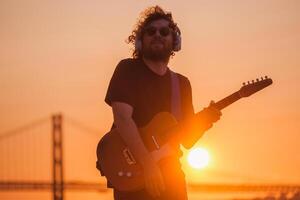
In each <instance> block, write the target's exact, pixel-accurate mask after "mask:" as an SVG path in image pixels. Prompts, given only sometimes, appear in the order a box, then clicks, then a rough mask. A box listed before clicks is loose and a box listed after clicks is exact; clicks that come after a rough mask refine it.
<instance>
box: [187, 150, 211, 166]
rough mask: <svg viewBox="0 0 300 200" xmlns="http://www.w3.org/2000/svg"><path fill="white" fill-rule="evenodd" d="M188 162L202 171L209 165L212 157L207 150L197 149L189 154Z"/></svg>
mask: <svg viewBox="0 0 300 200" xmlns="http://www.w3.org/2000/svg"><path fill="white" fill-rule="evenodd" d="M187 160H188V163H189V165H190V166H191V167H193V168H196V169H202V168H204V167H206V166H207V165H208V163H209V160H210V156H209V153H208V151H207V150H206V149H204V148H195V149H193V150H191V151H190V152H189V154H188V157H187Z"/></svg>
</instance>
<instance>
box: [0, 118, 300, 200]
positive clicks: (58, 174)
mask: <svg viewBox="0 0 300 200" xmlns="http://www.w3.org/2000/svg"><path fill="white" fill-rule="evenodd" d="M100 137H101V134H100V133H99V131H97V130H95V129H93V128H90V127H89V126H86V125H85V124H83V123H81V122H79V121H77V120H75V119H73V118H72V117H70V116H65V115H64V116H63V115H62V114H54V115H52V116H47V117H44V118H41V119H38V120H36V121H34V122H31V123H28V124H26V125H24V126H22V127H18V128H16V129H14V130H11V131H7V132H4V133H2V134H0V157H1V161H0V199H2V198H1V192H3V191H48V192H49V191H50V192H51V193H52V199H53V200H63V199H66V198H65V195H64V193H65V191H66V190H67V191H68V190H77V191H97V192H101V193H108V192H110V190H109V189H107V188H106V181H105V179H104V178H102V177H100V175H99V173H98V171H97V170H96V167H95V161H96V145H97V142H98V141H99V139H100ZM188 187H189V189H190V190H191V191H197V192H206V193H207V192H211V193H224V192H252V191H254V192H257V191H262V192H284V193H296V192H299V191H300V185H292V184H290V185H287V184H285V185H284V184H276V185H275V184H274V185H269V184H268V185H266V184H224V183H222V184H209V183H207V184H204V183H202V184H192V183H190V184H189V185H188Z"/></svg>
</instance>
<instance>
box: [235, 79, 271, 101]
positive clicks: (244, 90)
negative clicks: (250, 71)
mask: <svg viewBox="0 0 300 200" xmlns="http://www.w3.org/2000/svg"><path fill="white" fill-rule="evenodd" d="M272 83H273V81H272V79H271V78H268V77H267V76H265V77H264V78H263V77H261V79H258V78H257V79H256V81H254V80H252V81H251V82H250V81H248V82H247V83H243V87H241V89H240V90H239V94H240V96H241V97H248V96H250V95H252V94H254V93H255V92H258V91H259V90H262V89H263V88H265V87H268V86H269V85H271V84H272Z"/></svg>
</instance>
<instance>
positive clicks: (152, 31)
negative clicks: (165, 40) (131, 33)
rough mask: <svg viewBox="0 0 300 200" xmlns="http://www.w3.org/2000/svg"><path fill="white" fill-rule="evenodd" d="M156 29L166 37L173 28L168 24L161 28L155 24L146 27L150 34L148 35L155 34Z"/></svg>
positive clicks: (146, 31)
mask: <svg viewBox="0 0 300 200" xmlns="http://www.w3.org/2000/svg"><path fill="white" fill-rule="evenodd" d="M156 31H158V32H159V34H160V35H161V36H163V37H166V36H168V35H169V34H170V33H171V29H170V28H169V27H167V26H165V27H161V28H159V29H158V28H156V27H154V26H150V27H148V28H145V33H146V34H147V35H148V36H153V35H155V33H156Z"/></svg>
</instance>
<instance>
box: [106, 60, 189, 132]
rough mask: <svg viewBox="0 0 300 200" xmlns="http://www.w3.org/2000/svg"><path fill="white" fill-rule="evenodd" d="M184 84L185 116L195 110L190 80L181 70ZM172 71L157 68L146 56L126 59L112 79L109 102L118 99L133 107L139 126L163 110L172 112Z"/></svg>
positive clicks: (135, 119)
mask: <svg viewBox="0 0 300 200" xmlns="http://www.w3.org/2000/svg"><path fill="white" fill-rule="evenodd" d="M177 76H178V78H179V84H180V97H181V111H182V118H183V119H184V118H186V117H188V116H190V115H192V114H194V109H193V104H192V90H191V85H190V82H189V80H188V79H187V78H186V77H185V76H183V75H181V74H178V73H177ZM171 90H172V87H171V72H170V69H169V68H168V69H167V72H166V73H165V74H164V75H158V74H156V73H155V72H153V71H152V70H151V69H150V68H149V67H148V66H147V65H146V64H145V63H144V61H143V60H142V59H130V58H129V59H124V60H121V61H120V63H119V64H118V65H117V67H116V69H115V71H114V74H113V76H112V78H111V81H110V83H109V87H108V90H107V94H106V97H105V102H106V103H107V104H108V105H111V102H114V101H118V102H123V103H127V104H129V105H131V106H132V107H133V114H132V118H133V120H134V122H135V123H136V125H137V126H138V127H143V126H145V125H147V124H148V123H149V122H150V121H151V119H152V118H153V117H154V116H155V115H156V114H157V113H159V112H170V113H171Z"/></svg>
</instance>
